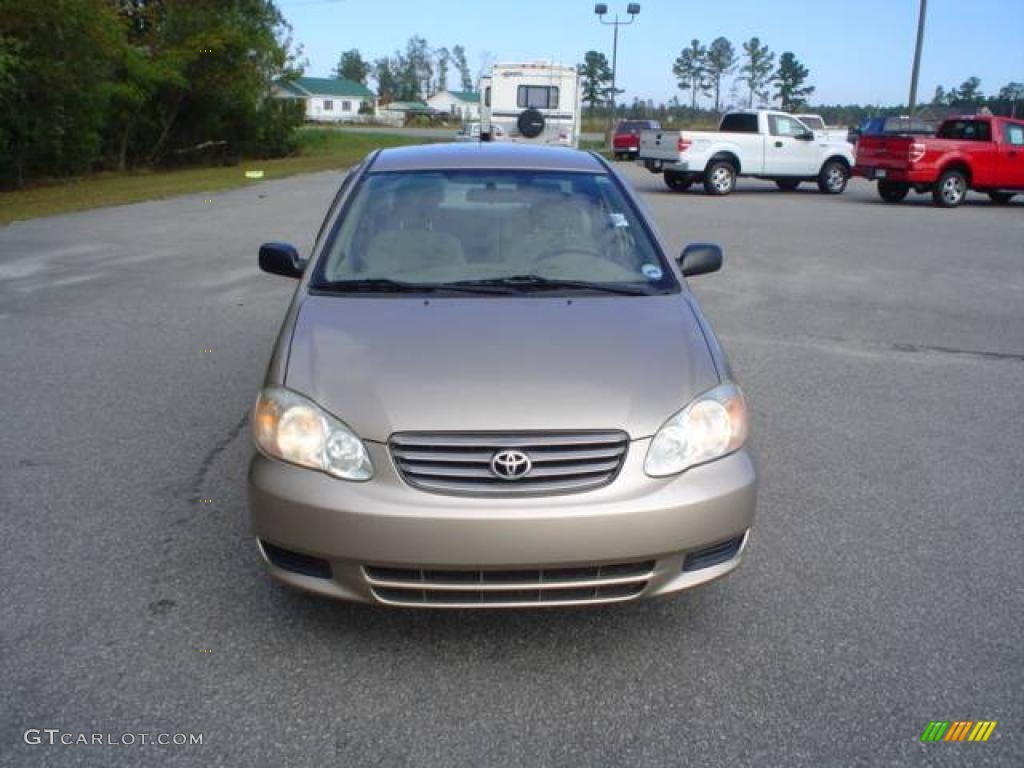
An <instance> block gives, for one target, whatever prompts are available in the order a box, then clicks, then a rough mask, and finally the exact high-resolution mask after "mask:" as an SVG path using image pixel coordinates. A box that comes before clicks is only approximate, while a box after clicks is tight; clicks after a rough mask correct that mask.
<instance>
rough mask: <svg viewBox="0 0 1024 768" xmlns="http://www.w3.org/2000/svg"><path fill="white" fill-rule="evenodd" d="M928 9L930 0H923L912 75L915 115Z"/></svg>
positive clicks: (918, 16) (912, 109) (911, 88)
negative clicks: (925, 19)
mask: <svg viewBox="0 0 1024 768" xmlns="http://www.w3.org/2000/svg"><path fill="white" fill-rule="evenodd" d="M927 10H928V0H921V10H920V12H919V13H918V15H917V46H916V47H915V48H914V70H913V72H912V73H911V75H910V105H909V109H908V112H909V113H910V114H911V115H913V114H914V107H915V106H917V75H918V72H919V71H920V70H921V46H922V44H923V43H924V17H925V12H926V11H927Z"/></svg>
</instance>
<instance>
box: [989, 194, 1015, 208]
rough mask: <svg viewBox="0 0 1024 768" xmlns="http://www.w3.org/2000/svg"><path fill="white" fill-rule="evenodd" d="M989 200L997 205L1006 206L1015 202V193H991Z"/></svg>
mask: <svg viewBox="0 0 1024 768" xmlns="http://www.w3.org/2000/svg"><path fill="white" fill-rule="evenodd" d="M988 199H989V200H991V201H992V202H993V203H995V204H996V205H1006V204H1007V203H1008V202H1010V201H1011V200H1013V192H989V193H988Z"/></svg>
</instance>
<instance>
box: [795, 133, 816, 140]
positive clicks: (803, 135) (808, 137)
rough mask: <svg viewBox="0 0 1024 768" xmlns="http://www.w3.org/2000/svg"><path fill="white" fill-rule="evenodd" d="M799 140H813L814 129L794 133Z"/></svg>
mask: <svg viewBox="0 0 1024 768" xmlns="http://www.w3.org/2000/svg"><path fill="white" fill-rule="evenodd" d="M796 137H797V138H798V139H800V141H814V131H804V132H803V133H798V134H797V135H796Z"/></svg>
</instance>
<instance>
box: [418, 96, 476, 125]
mask: <svg viewBox="0 0 1024 768" xmlns="http://www.w3.org/2000/svg"><path fill="white" fill-rule="evenodd" d="M427 104H429V105H430V106H431V107H433V108H434V109H437V110H440V111H441V112H447V113H448V114H450V115H454V116H455V117H458V118H459V119H461V120H479V119H480V102H472V103H470V102H465V101H461V100H459V99H457V98H455V97H454V96H453V95H452V94H451V93H449V92H448V91H441V92H440V93H435V94H434V95H433V96H431V97H430V98H429V99H427Z"/></svg>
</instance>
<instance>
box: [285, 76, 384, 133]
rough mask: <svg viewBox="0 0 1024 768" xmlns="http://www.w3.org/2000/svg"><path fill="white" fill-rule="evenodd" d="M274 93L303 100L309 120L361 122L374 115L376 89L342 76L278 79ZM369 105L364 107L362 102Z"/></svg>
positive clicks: (286, 97)
mask: <svg viewBox="0 0 1024 768" xmlns="http://www.w3.org/2000/svg"><path fill="white" fill-rule="evenodd" d="M273 94H274V97H275V98H279V99H301V100H303V101H304V102H305V104H306V119H307V120H312V121H315V122H320V123H341V122H360V121H363V120H366V119H367V118H370V117H373V113H374V104H375V101H376V100H375V98H374V95H373V91H371V90H370V89H369V88H367V87H366V86H365V85H363V84H361V83H357V82H355V81H353V80H346V79H345V78H340V77H298V78H295V79H294V80H278V81H277V82H275V83H274V90H273ZM364 104H365V105H367V106H365V107H364V106H363V105H364Z"/></svg>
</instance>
